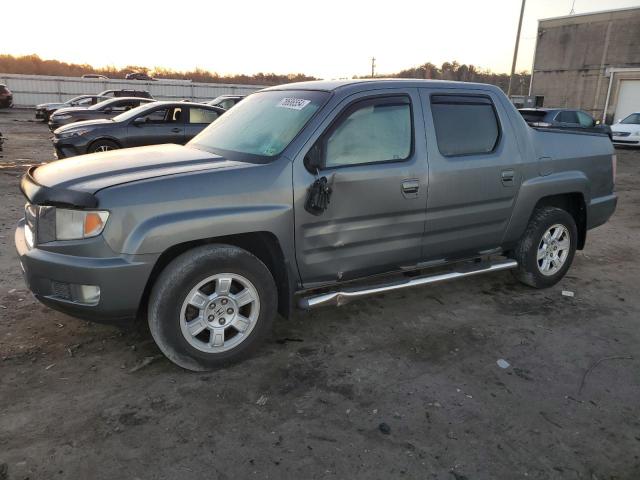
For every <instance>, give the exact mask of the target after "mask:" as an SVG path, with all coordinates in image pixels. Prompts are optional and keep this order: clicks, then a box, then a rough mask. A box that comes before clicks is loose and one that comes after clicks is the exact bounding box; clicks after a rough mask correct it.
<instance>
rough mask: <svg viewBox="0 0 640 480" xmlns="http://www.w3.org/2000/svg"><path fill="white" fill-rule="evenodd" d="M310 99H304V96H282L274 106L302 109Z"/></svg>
mask: <svg viewBox="0 0 640 480" xmlns="http://www.w3.org/2000/svg"><path fill="white" fill-rule="evenodd" d="M310 103H311V100H305V99H304V98H289V97H287V98H283V99H282V100H280V102H279V103H278V104H277V105H276V107H280V108H290V109H292V110H302V109H303V108H304V107H306V106H307V105H309V104H310Z"/></svg>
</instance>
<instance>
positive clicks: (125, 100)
mask: <svg viewBox="0 0 640 480" xmlns="http://www.w3.org/2000/svg"><path fill="white" fill-rule="evenodd" d="M154 101H155V100H151V99H148V98H139V97H116V98H111V99H109V100H105V101H103V102H100V103H97V104H95V105H92V106H90V107H88V108H82V107H69V108H61V109H59V110H56V111H55V112H54V113H53V115H51V117H50V118H49V129H50V130H51V131H54V130H55V129H57V128H60V127H61V126H63V125H67V124H69V123H75V122H80V121H82V120H97V119H99V118H112V117H115V116H116V115H120V114H121V113H124V112H126V111H127V110H131V109H132V108H135V107H138V106H140V105H142V104H145V103H149V102H154Z"/></svg>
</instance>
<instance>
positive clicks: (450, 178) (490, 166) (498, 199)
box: [420, 88, 521, 261]
mask: <svg viewBox="0 0 640 480" xmlns="http://www.w3.org/2000/svg"><path fill="white" fill-rule="evenodd" d="M420 96H421V97H422V105H423V108H424V112H425V127H426V131H427V144H428V145H429V200H428V202H427V223H426V227H425V236H424V245H423V251H422V257H423V258H424V259H425V260H427V261H430V260H443V259H454V258H456V257H465V256H475V255H476V254H481V253H486V252H490V251H492V250H495V249H497V248H499V247H500V246H501V243H502V237H503V235H504V233H505V230H506V227H507V224H508V221H509V218H510V215H511V212H512V207H513V203H514V199H515V196H516V194H517V192H518V189H519V186H520V181H521V171H520V151H519V149H518V143H517V141H516V138H515V135H514V132H513V129H512V128H511V125H510V123H509V118H508V115H507V111H506V110H505V108H504V106H503V105H502V103H501V99H500V97H498V96H497V95H496V94H495V93H494V92H492V91H489V90H486V91H483V90H471V89H469V90H468V91H467V90H459V89H456V90H444V89H426V88H425V89H420Z"/></svg>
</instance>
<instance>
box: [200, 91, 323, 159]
mask: <svg viewBox="0 0 640 480" xmlns="http://www.w3.org/2000/svg"><path fill="white" fill-rule="evenodd" d="M328 97H329V93H328V92H319V91H304V90H282V91H280V90H271V91H265V92H258V93H255V94H253V95H250V96H248V97H247V98H246V99H244V100H243V101H242V102H240V103H239V104H238V105H236V106H235V107H233V108H232V109H231V110H229V111H227V112H225V113H224V115H222V116H221V117H220V118H219V119H218V120H216V121H215V122H213V123H212V124H211V125H210V126H208V127H207V128H205V129H204V130H203V131H202V132H201V133H200V134H199V135H197V136H196V137H195V138H194V139H193V140H191V141H190V142H189V146H191V147H195V148H200V149H202V150H208V151H212V152H214V153H219V154H221V155H226V156H228V155H229V154H230V153H240V154H245V156H246V155H250V156H256V157H274V156H276V155H279V154H280V153H281V152H282V151H283V150H284V149H285V147H286V146H287V145H288V144H289V143H290V142H291V140H293V138H294V137H295V136H296V135H297V134H298V132H300V130H302V128H303V127H304V126H305V124H306V123H307V121H308V120H309V119H310V118H311V116H312V115H313V114H314V113H315V112H316V111H318V109H319V108H320V107H321V106H322V105H323V104H324V102H325V101H326V100H327V98H328Z"/></svg>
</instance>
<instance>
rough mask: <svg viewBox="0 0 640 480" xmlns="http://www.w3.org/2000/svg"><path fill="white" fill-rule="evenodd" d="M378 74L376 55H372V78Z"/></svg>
mask: <svg viewBox="0 0 640 480" xmlns="http://www.w3.org/2000/svg"><path fill="white" fill-rule="evenodd" d="M375 76H376V57H371V78H374V77H375Z"/></svg>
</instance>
